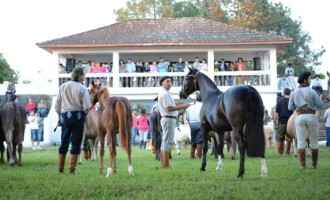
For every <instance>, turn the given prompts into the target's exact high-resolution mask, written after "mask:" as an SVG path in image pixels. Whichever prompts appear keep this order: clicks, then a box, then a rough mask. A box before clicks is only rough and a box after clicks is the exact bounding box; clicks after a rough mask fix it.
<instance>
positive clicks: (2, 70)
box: [0, 53, 19, 84]
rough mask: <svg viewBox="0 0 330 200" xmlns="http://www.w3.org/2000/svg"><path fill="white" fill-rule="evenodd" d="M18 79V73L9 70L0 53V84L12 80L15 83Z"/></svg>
mask: <svg viewBox="0 0 330 200" xmlns="http://www.w3.org/2000/svg"><path fill="white" fill-rule="evenodd" d="M18 78H19V72H18V71H16V72H15V71H14V70H13V69H11V68H10V66H9V64H8V63H7V60H6V59H5V58H4V57H3V56H2V54H1V53H0V84H3V82H4V81H11V80H13V81H14V82H15V83H17V81H18Z"/></svg>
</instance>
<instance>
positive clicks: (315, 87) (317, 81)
mask: <svg viewBox="0 0 330 200" xmlns="http://www.w3.org/2000/svg"><path fill="white" fill-rule="evenodd" d="M312 89H313V90H315V91H316V92H317V94H318V95H320V94H322V93H323V88H322V82H321V80H320V75H317V74H316V75H315V76H314V79H313V80H312Z"/></svg>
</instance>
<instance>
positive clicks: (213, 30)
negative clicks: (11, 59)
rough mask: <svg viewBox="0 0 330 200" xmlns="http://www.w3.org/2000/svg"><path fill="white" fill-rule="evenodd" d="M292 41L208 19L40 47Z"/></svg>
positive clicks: (137, 26)
mask: <svg viewBox="0 0 330 200" xmlns="http://www.w3.org/2000/svg"><path fill="white" fill-rule="evenodd" d="M291 42H292V39H291V38H286V37H282V36H277V35H272V34H268V33H264V32H258V31H253V30H248V29H244V28H240V27H236V26H232V25H228V24H224V23H221V22H216V21H212V20H208V19H204V18H175V19H138V20H127V21H123V22H120V23H115V24H112V25H109V26H105V27H101V28H98V29H94V30H91V31H87V32H83V33H79V34H75V35H71V36H67V37H63V38H58V39H54V40H49V41H45V42H40V43H37V45H38V46H39V47H41V48H49V47H53V48H56V47H59V48H60V47H92V46H104V47H107V46H109V47H110V46H151V45H154V46H157V45H158V46H169V45H170V46H176V45H179V46H183V45H201V44H204V45H205V43H206V44H208V45H235V44H236V45H240V44H290V43H291Z"/></svg>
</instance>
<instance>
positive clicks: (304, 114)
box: [288, 72, 323, 169]
mask: <svg viewBox="0 0 330 200" xmlns="http://www.w3.org/2000/svg"><path fill="white" fill-rule="evenodd" d="M310 76H311V73H310V72H304V73H302V74H300V75H299V77H298V83H299V87H298V88H297V89H296V90H294V91H293V92H292V93H291V95H290V99H289V105H288V108H289V110H291V111H293V110H296V111H297V114H298V116H297V118H296V120H295V125H296V135H297V143H298V151H299V159H300V168H301V169H305V168H306V153H305V148H306V140H305V138H306V132H307V131H308V135H309V139H310V147H311V149H312V169H316V167H317V161H318V154H319V150H318V139H319V132H318V122H317V119H316V116H315V111H316V110H317V109H318V108H322V106H323V102H322V101H321V99H322V98H323V96H322V95H321V96H318V94H317V93H316V91H315V90H313V89H312V88H311V87H309V86H310V83H311V79H310Z"/></svg>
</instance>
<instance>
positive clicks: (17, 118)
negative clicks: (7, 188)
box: [0, 95, 26, 166]
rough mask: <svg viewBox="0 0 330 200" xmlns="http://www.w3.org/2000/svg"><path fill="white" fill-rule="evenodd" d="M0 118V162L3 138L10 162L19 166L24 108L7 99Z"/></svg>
mask: <svg viewBox="0 0 330 200" xmlns="http://www.w3.org/2000/svg"><path fill="white" fill-rule="evenodd" d="M12 96H13V95H12ZM0 119H1V121H0V123H1V124H2V131H3V133H1V135H2V134H3V135H2V136H0V140H2V141H1V143H2V145H1V146H2V147H1V158H0V162H3V152H4V148H3V140H5V141H6V143H7V148H8V152H9V156H10V164H11V165H15V164H18V165H19V166H21V165H22V150H23V145H22V143H23V140H24V131H25V121H26V114H25V109H24V108H23V107H22V106H20V105H19V104H17V103H15V102H14V101H9V102H8V103H6V104H4V105H3V107H2V109H1V111H0ZM1 137H2V139H1ZM16 146H18V160H17V157H16Z"/></svg>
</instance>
